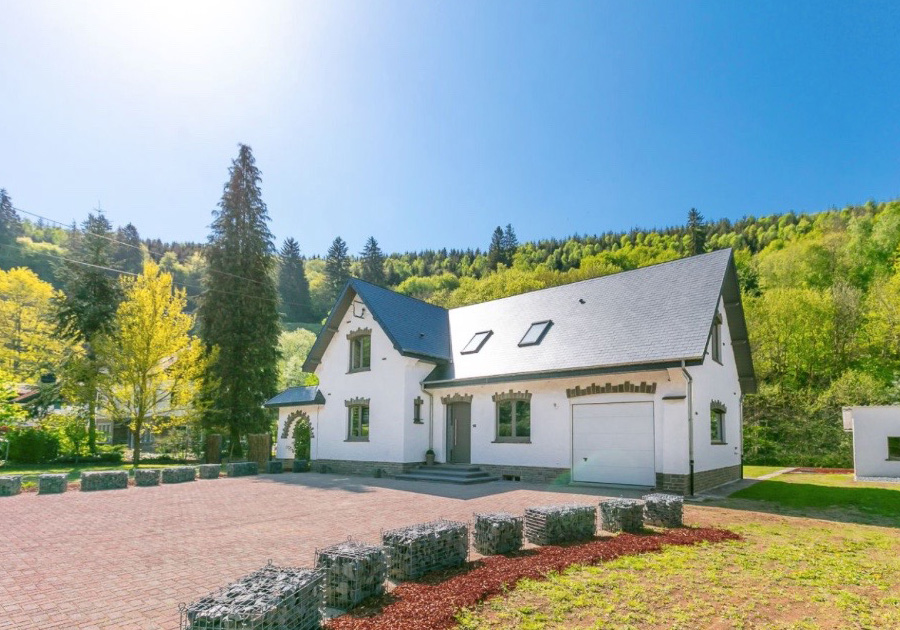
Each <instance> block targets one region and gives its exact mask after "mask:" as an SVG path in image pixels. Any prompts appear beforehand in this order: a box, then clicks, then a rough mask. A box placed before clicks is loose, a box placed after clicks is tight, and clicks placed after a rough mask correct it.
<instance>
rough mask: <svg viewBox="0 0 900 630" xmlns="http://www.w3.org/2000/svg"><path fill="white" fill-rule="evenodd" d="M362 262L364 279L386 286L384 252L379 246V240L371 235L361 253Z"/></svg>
mask: <svg viewBox="0 0 900 630" xmlns="http://www.w3.org/2000/svg"><path fill="white" fill-rule="evenodd" d="M360 259H361V263H362V279H363V280H365V281H366V282H371V283H372V284H377V285H378V286H384V284H385V275H384V254H383V253H382V252H381V248H380V247H378V241H376V240H375V237H374V236H370V237H369V240H367V241H366V246H365V247H364V248H363V250H362V253H361V254H360Z"/></svg>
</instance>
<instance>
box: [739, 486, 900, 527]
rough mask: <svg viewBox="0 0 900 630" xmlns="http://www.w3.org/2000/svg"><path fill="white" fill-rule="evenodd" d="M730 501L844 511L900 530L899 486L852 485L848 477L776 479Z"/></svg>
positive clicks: (749, 489)
mask: <svg viewBox="0 0 900 630" xmlns="http://www.w3.org/2000/svg"><path fill="white" fill-rule="evenodd" d="M730 498H731V499H751V500H754V501H765V502H767V503H775V504H778V505H779V506H782V507H785V508H789V509H791V510H793V511H808V510H832V509H838V510H845V511H847V512H848V514H847V515H848V516H850V517H853V516H857V517H858V518H854V519H852V520H860V521H862V522H873V523H874V522H878V523H885V524H890V525H895V526H900V483H871V482H862V481H854V480H853V475H851V474H804V473H790V474H785V475H779V476H778V477H775V478H773V479H768V480H766V481H760V482H759V483H756V484H753V485H752V486H750V487H748V488H744V489H743V490H738V491H737V492H735V493H734V494H732V495H731V497H730ZM810 514H811V515H814V514H813V513H810ZM873 517H874V518H873Z"/></svg>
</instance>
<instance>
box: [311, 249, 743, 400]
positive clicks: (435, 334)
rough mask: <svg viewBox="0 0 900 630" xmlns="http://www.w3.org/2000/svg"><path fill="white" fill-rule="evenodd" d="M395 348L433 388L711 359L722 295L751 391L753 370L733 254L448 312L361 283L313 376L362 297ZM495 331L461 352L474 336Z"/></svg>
mask: <svg viewBox="0 0 900 630" xmlns="http://www.w3.org/2000/svg"><path fill="white" fill-rule="evenodd" d="M357 295H358V296H359V297H360V298H361V299H362V300H363V302H365V304H366V305H367V306H368V307H369V309H370V311H371V312H372V315H373V317H374V318H375V320H376V321H377V322H378V323H379V324H380V325H381V327H382V328H383V329H384V331H385V333H386V334H387V336H388V337H389V338H390V339H391V341H392V343H393V344H394V347H395V348H396V349H397V350H398V351H399V352H400V353H401V354H404V355H406V356H414V357H419V358H422V359H425V360H428V361H433V362H434V363H435V364H436V367H435V369H434V371H433V372H432V373H431V374H430V375H429V376H428V378H427V379H426V385H427V386H432V387H435V386H440V385H442V384H451V383H456V382H466V381H469V382H478V381H479V380H483V379H493V380H504V379H506V380H509V378H508V377H520V376H527V375H530V376H531V378H534V377H536V376H537V375H545V374H546V375H556V376H559V375H561V374H560V373H567V374H572V375H575V374H578V373H579V372H585V373H587V372H588V371H590V370H598V369H610V368H617V367H621V368H628V369H638V367H648V368H649V367H656V368H659V367H660V366H664V365H665V366H673V367H674V366H675V365H679V364H680V362H681V361H684V362H685V363H687V364H696V363H698V362H700V361H702V359H703V356H704V353H705V351H706V344H707V340H708V338H709V333H710V330H711V327H712V325H713V318H714V316H715V309H716V304H717V303H718V300H719V297H720V296H722V297H723V298H724V302H725V310H726V314H727V316H728V326H729V329H730V331H731V338H732V343H733V345H734V350H735V356H736V360H737V367H738V375H739V377H740V379H741V385H742V388H743V391H745V392H752V391H754V390H755V378H754V374H753V364H752V361H751V358H750V349H749V345H748V343H747V329H746V323H745V321H744V313H743V308H742V306H741V301H740V290H739V287H738V281H737V273H736V270H735V267H734V260H733V257H732V252H731V250H730V249H725V250H719V251H716V252H712V253H709V254H703V255H700V256H692V257H690V258H682V259H680V260H675V261H671V262H666V263H661V264H658V265H653V266H650V267H642V268H640V269H635V270H632V271H624V272H621V273H617V274H614V275H610V276H604V277H601V278H594V279H592V280H585V281H582V282H576V283H573V284H568V285H563V286H559V287H551V288H548V289H542V290H538V291H532V292H530V293H523V294H521V295H515V296H511V297H507V298H502V299H499V300H493V301H490V302H484V303H481V304H474V305H472V306H464V307H461V308H455V309H451V310H449V311H448V310H446V309H443V308H440V307H438V306H434V305H431V304H428V303H426V302H422V301H420V300H416V299H413V298H410V297H406V296H404V295H401V294H399V293H396V292H394V291H390V290H388V289H383V288H381V287H377V286H375V285H372V284H369V283H367V282H363V281H361V280H357V279H351V280H350V281H349V282H348V283H347V285H346V286H345V288H344V290H343V292H342V293H341V296H340V298H338V301H337V303H336V304H335V307H334V308H333V309H332V312H331V315H329V318H328V320H327V321H326V323H325V328H323V330H322V332H321V333H320V335H319V337H318V339H316V343H315V344H314V345H313V348H312V350H311V351H310V354H309V357H308V358H307V361H306V363H305V364H304V368H303V369H304V370H305V371H308V372H312V371H314V370H315V368H316V366H317V365H318V364H319V362H320V361H321V358H322V355H323V353H324V351H325V348H326V347H327V345H328V343H329V341H330V340H331V338H332V337H333V336H334V333H335V331H336V330H337V323H339V318H340V317H341V316H343V314H344V312H346V309H347V308H349V306H350V304H351V302H352V300H353V299H354V297H355V296H357ZM545 320H551V321H552V322H553V325H552V326H550V328H549V330H548V331H547V333H546V335H545V337H544V338H543V340H542V341H541V343H539V344H537V345H532V346H522V347H520V346H519V342H520V340H521V339H522V337H523V335H525V333H526V331H527V330H528V328H529V327H530V326H531V324H533V323H535V322H540V321H545ZM486 330H490V331H492V332H493V334H492V335H491V336H490V338H489V339H488V340H487V342H486V343H485V344H484V345H483V347H482V348H481V350H480V351H479V352H476V353H472V354H461V350H462V349H463V348H464V347H465V346H466V344H467V343H468V342H469V340H470V339H471V338H472V336H473V335H474V334H475V333H477V332H481V331H486Z"/></svg>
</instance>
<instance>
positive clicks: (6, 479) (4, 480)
mask: <svg viewBox="0 0 900 630" xmlns="http://www.w3.org/2000/svg"><path fill="white" fill-rule="evenodd" d="M20 492H22V476H21V475H4V476H2V477H0V497H11V496H13V495H16V494H19V493H20Z"/></svg>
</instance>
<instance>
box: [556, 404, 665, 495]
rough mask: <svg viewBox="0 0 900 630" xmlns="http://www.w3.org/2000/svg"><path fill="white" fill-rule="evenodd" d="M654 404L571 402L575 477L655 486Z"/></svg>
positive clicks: (577, 479) (595, 480) (583, 479)
mask: <svg viewBox="0 0 900 630" xmlns="http://www.w3.org/2000/svg"><path fill="white" fill-rule="evenodd" d="M653 442H654V440H653V403H652V402H635V403H603V404H595V405H572V480H573V481H588V482H594V483H614V484H627V485H635V486H654V485H656V466H655V461H654V453H653Z"/></svg>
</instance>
